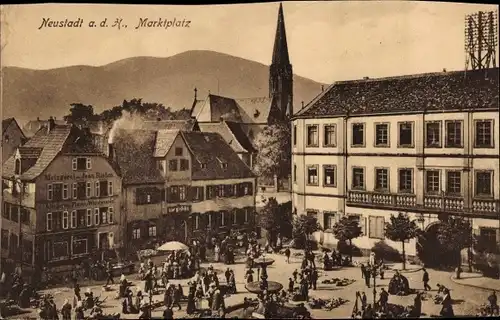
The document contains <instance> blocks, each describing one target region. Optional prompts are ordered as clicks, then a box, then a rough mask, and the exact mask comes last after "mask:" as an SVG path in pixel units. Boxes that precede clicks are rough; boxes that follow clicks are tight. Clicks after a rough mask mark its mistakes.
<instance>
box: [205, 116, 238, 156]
mask: <svg viewBox="0 0 500 320" xmlns="http://www.w3.org/2000/svg"><path fill="white" fill-rule="evenodd" d="M199 126H200V131H201V132H212V133H218V134H220V136H221V137H222V138H223V139H224V141H226V142H227V144H229V145H230V146H231V148H232V149H233V150H234V152H236V153H245V152H248V151H247V150H245V148H243V146H242V145H241V143H239V141H238V139H237V138H236V137H235V136H234V134H233V132H232V131H231V129H230V128H229V126H228V125H227V124H226V122H225V121H219V122H204V123H200V124H199Z"/></svg>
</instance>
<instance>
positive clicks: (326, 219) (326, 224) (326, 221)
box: [323, 212, 330, 229]
mask: <svg viewBox="0 0 500 320" xmlns="http://www.w3.org/2000/svg"><path fill="white" fill-rule="evenodd" d="M329 215H330V214H328V213H326V212H323V229H328V228H329V225H328V216H329Z"/></svg>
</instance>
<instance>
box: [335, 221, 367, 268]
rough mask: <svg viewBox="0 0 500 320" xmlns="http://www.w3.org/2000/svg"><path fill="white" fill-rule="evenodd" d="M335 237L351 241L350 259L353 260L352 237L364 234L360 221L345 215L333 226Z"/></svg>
mask: <svg viewBox="0 0 500 320" xmlns="http://www.w3.org/2000/svg"><path fill="white" fill-rule="evenodd" d="M332 231H333V234H334V235H335V238H337V240H339V241H349V248H350V250H349V252H350V254H349V259H350V260H351V261H352V239H355V238H357V237H359V236H361V235H362V234H363V232H362V231H361V227H360V225H359V221H357V220H354V219H349V218H348V217H343V218H342V219H340V220H339V221H338V222H337V223H336V224H335V225H334V226H333V228H332Z"/></svg>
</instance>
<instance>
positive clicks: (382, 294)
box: [374, 288, 389, 312]
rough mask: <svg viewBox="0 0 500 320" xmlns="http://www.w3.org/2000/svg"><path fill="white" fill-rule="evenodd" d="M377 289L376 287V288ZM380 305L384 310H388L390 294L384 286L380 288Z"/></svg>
mask: <svg viewBox="0 0 500 320" xmlns="http://www.w3.org/2000/svg"><path fill="white" fill-rule="evenodd" d="M374 290H375V289H374ZM378 301H379V305H380V308H382V311H383V312H387V303H388V302H389V294H388V293H387V291H385V289H384V288H382V289H381V290H380V298H379V300H378Z"/></svg>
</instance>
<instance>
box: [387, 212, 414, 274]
mask: <svg viewBox="0 0 500 320" xmlns="http://www.w3.org/2000/svg"><path fill="white" fill-rule="evenodd" d="M419 231H420V229H419V228H418V226H417V224H416V223H415V221H414V220H410V217H409V216H408V215H407V214H405V213H403V212H400V213H399V214H398V215H397V216H394V215H391V219H390V222H388V223H386V224H385V235H386V236H387V238H389V239H390V240H392V241H396V242H401V245H402V248H403V269H406V252H405V241H408V240H410V239H413V238H415V237H416V236H417V235H418V234H419Z"/></svg>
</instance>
